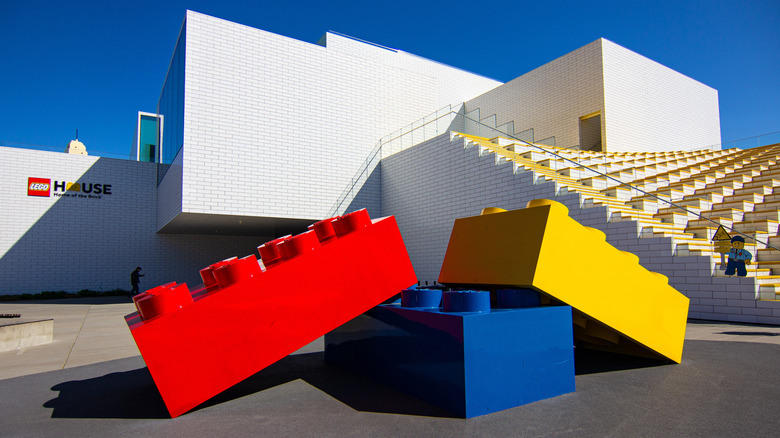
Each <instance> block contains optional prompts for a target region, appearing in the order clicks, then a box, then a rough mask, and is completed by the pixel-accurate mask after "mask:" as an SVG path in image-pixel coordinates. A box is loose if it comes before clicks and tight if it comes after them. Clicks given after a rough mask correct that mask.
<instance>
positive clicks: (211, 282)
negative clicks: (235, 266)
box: [200, 257, 238, 292]
mask: <svg viewBox="0 0 780 438" xmlns="http://www.w3.org/2000/svg"><path fill="white" fill-rule="evenodd" d="M237 258H238V257H231V258H229V259H225V260H222V261H221V262H217V263H214V264H212V265H209V266H208V267H206V268H203V269H201V270H200V278H201V279H202V280H203V286H205V287H206V290H207V291H209V292H212V291H214V290H216V289H219V283H218V282H217V279H216V278H215V277H214V270H215V269H217V268H219V267H220V266H225V265H227V264H228V263H230V262H231V261H233V260H236V259H237Z"/></svg>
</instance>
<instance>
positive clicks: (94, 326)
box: [0, 297, 780, 380]
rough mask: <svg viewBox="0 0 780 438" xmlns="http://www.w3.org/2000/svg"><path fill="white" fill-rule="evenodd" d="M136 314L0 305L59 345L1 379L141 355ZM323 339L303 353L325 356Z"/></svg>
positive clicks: (702, 336)
mask: <svg viewBox="0 0 780 438" xmlns="http://www.w3.org/2000/svg"><path fill="white" fill-rule="evenodd" d="M134 311H135V306H134V305H133V303H131V302H130V300H128V299H127V298H125V297H105V298H74V299H64V300H45V301H17V302H4V303H0V314H3V313H18V314H21V315H22V316H23V317H25V318H28V317H29V318H54V342H52V343H51V344H47V345H40V346H35V347H28V348H20V349H17V350H16V351H8V352H2V353H0V380H1V379H8V378H11V377H18V376H24V375H29V374H36V373H42V372H46V371H54V370H61V369H67V368H72V367H77V366H82V365H89V364H94V363H100V362H105V361H109V360H115V359H123V358H126V357H134V356H138V355H139V353H138V348H137V347H136V345H135V342H134V341H133V337H132V336H131V335H130V331H129V330H128V328H127V324H125V320H124V316H125V315H128V314H130V313H133V312H134ZM685 339H687V340H703V341H725V342H759V343H770V344H776V345H780V327H778V326H759V325H745V324H732V323H724V322H716V321H697V320H691V321H689V323H688V327H687V329H686V333H685ZM322 348H323V342H322V339H319V340H317V341H315V342H314V343H312V344H311V345H309V346H307V347H305V348H304V349H302V350H301V351H300V352H301V353H305V352H313V351H321V350H322Z"/></svg>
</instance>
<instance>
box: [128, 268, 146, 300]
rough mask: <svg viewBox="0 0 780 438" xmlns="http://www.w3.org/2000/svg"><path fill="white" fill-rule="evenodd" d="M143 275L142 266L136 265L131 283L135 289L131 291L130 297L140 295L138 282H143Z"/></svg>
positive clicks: (131, 276) (131, 275)
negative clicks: (141, 278)
mask: <svg viewBox="0 0 780 438" xmlns="http://www.w3.org/2000/svg"><path fill="white" fill-rule="evenodd" d="M143 276H144V274H142V273H141V267H140V266H138V267H136V268H135V270H134V271H133V272H132V273H131V274H130V284H131V285H132V286H133V289H132V290H131V291H130V298H133V297H134V296H136V295H138V284H139V283H140V282H141V280H140V278H139V277H143Z"/></svg>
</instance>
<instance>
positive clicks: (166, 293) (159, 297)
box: [135, 283, 192, 321]
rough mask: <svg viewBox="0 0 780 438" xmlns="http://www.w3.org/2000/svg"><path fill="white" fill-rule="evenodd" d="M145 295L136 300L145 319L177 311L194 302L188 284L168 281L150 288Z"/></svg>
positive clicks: (136, 305) (142, 317)
mask: <svg viewBox="0 0 780 438" xmlns="http://www.w3.org/2000/svg"><path fill="white" fill-rule="evenodd" d="M144 295H145V296H143V297H139V298H138V300H136V301H135V307H136V308H137V309H138V313H140V314H141V319H143V320H144V321H148V320H150V319H153V318H156V317H158V316H160V315H165V314H166V313H171V312H175V311H177V310H179V309H181V308H182V307H184V306H186V305H188V304H191V303H192V295H191V294H190V290H189V288H187V285H186V284H176V283H168V284H166V285H164V286H158V287H156V288H154V289H149V290H148V291H146V292H145V293H144Z"/></svg>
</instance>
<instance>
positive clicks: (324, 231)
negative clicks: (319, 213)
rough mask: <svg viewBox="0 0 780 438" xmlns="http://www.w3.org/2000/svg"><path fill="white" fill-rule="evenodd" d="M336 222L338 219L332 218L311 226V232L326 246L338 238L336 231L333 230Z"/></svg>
mask: <svg viewBox="0 0 780 438" xmlns="http://www.w3.org/2000/svg"><path fill="white" fill-rule="evenodd" d="M334 220H336V218H335V217H332V218H329V219H324V220H321V221H319V222H316V223H313V224H311V225H309V230H312V231H314V234H316V235H317V239H319V241H320V244H323V245H324V244H325V243H327V242H330V241H331V240H333V239H335V238H336V231H335V230H333V221H334Z"/></svg>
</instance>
